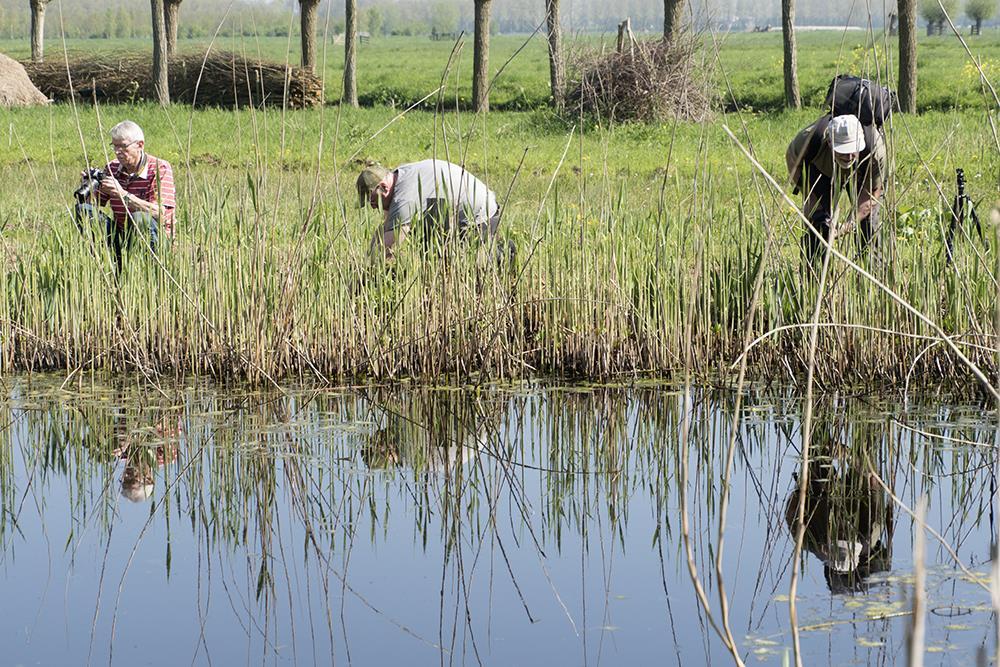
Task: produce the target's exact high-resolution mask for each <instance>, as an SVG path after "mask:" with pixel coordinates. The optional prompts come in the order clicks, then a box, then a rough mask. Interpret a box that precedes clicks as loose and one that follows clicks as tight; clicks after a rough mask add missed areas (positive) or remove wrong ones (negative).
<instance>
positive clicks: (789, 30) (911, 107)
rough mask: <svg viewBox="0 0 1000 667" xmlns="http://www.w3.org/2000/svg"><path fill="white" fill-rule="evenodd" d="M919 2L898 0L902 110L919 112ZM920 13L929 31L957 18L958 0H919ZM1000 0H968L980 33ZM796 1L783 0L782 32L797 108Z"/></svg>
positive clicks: (789, 96)
mask: <svg viewBox="0 0 1000 667" xmlns="http://www.w3.org/2000/svg"><path fill="white" fill-rule="evenodd" d="M917 2H918V0H897V9H898V11H899V14H898V16H899V82H898V86H897V94H898V95H899V106H900V110H902V111H903V112H905V113H916V110H917V10H918V7H917ZM919 2H920V7H919V10H920V15H921V16H922V17H923V18H924V19H925V20H926V21H927V23H928V29H927V32H928V34H930V33H931V32H932V27H931V26H938V31H939V32H940V26H942V25H943V24H944V22H945V21H946V20H947V19H948V18H950V17H954V16H955V13H956V11H957V8H958V0H940V2H939V0H919ZM997 3H998V0H968V1H967V3H966V9H965V11H966V14H967V15H968V16H969V18H971V19H973V20H974V21H975V25H974V31H975V33H976V34H978V33H979V31H980V29H981V27H982V23H983V21H984V20H986V19H989V18H990V17H992V16H993V15H994V14H995V13H996V10H997ZM794 24H795V0H781V33H782V43H783V50H784V63H783V64H784V67H783V69H784V80H785V106H786V107H789V108H792V109H798V108H799V107H800V106H802V97H801V95H800V94H799V80H798V74H797V57H796V46H795V29H794Z"/></svg>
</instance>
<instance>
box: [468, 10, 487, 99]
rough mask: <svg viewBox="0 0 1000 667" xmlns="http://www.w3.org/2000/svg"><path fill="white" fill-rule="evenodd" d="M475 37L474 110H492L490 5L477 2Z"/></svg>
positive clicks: (473, 68)
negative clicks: (490, 90) (490, 86)
mask: <svg viewBox="0 0 1000 667" xmlns="http://www.w3.org/2000/svg"><path fill="white" fill-rule="evenodd" d="M475 1H476V18H475V37H474V40H473V48H472V60H473V65H472V109H473V111H489V110H490V95H489V85H490V81H489V79H490V3H491V2H492V0H475Z"/></svg>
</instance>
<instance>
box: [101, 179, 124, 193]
mask: <svg viewBox="0 0 1000 667" xmlns="http://www.w3.org/2000/svg"><path fill="white" fill-rule="evenodd" d="M101 194H102V195H104V196H105V197H116V196H117V197H124V196H125V188H123V187H122V186H121V183H119V182H118V181H117V180H115V178H114V177H112V176H105V177H104V180H103V181H101Z"/></svg>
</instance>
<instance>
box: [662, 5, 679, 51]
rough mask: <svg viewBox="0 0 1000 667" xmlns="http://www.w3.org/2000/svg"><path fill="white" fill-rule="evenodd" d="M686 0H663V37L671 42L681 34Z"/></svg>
mask: <svg viewBox="0 0 1000 667" xmlns="http://www.w3.org/2000/svg"><path fill="white" fill-rule="evenodd" d="M683 19H684V0H663V39H664V41H667V42H669V41H670V40H672V39H674V38H675V37H676V36H677V35H679V34H681V22H682V21H683Z"/></svg>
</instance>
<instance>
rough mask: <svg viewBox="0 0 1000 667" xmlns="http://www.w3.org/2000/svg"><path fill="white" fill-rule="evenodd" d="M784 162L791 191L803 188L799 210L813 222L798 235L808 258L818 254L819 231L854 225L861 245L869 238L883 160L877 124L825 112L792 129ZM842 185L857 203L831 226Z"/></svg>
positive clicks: (828, 233)
mask: <svg viewBox="0 0 1000 667" xmlns="http://www.w3.org/2000/svg"><path fill="white" fill-rule="evenodd" d="M785 163H786V165H787V166H788V173H789V176H790V178H791V182H792V183H793V184H794V186H795V193H796V194H797V193H799V192H802V193H803V196H804V205H803V208H802V212H803V214H804V215H805V217H806V218H807V219H808V220H809V223H810V225H811V226H812V228H813V229H812V230H809V229H807V230H806V233H805V235H804V236H803V238H802V245H803V249H804V250H805V253H806V257H807V258H808V259H809V260H810V261H811V260H812V259H814V258H815V257H817V256H819V257H821V256H822V253H821V252H820V251H821V250H822V249H823V244H822V242H821V241H820V240H819V238H818V237H817V235H819V236H821V237H823V238H826V239H828V240H830V241H833V239H835V238H837V237H839V236H842V235H843V234H846V233H847V232H850V231H852V230H853V229H854V228H855V227H858V228H859V229H860V232H861V237H860V239H859V243H860V246H861V248H862V249H864V248H866V247H867V246H868V245H869V244H870V243H871V242H872V241H873V239H874V238H875V234H876V232H877V231H878V220H879V218H878V213H879V198H880V197H881V196H882V187H883V183H884V180H885V177H886V164H887V161H886V152H885V138H884V137H883V136H882V131H881V129H879V128H877V127H874V126H864V125H862V124H861V122H860V121H859V120H858V119H857V117H855V116H853V115H850V114H847V115H843V116H830V115H825V116H823V117H821V118H820V119H819V120H817V121H816V122H815V123H813V124H812V125H810V126H808V127H806V128H804V129H802V130H801V131H800V132H799V133H798V134H796V135H795V138H794V139H792V142H791V143H790V144H789V145H788V150H787V151H785ZM845 187H846V188H847V191H848V194H849V195H850V198H851V201H853V202H854V204H855V211H854V216H852V217H851V218H849V219H848V220H847V221H846V222H841V223H839V224H837V225H836V226H834V220H835V218H836V217H839V216H835V209H836V206H837V201H838V199H839V198H840V193H841V191H842V190H843V189H844V188H845Z"/></svg>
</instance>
